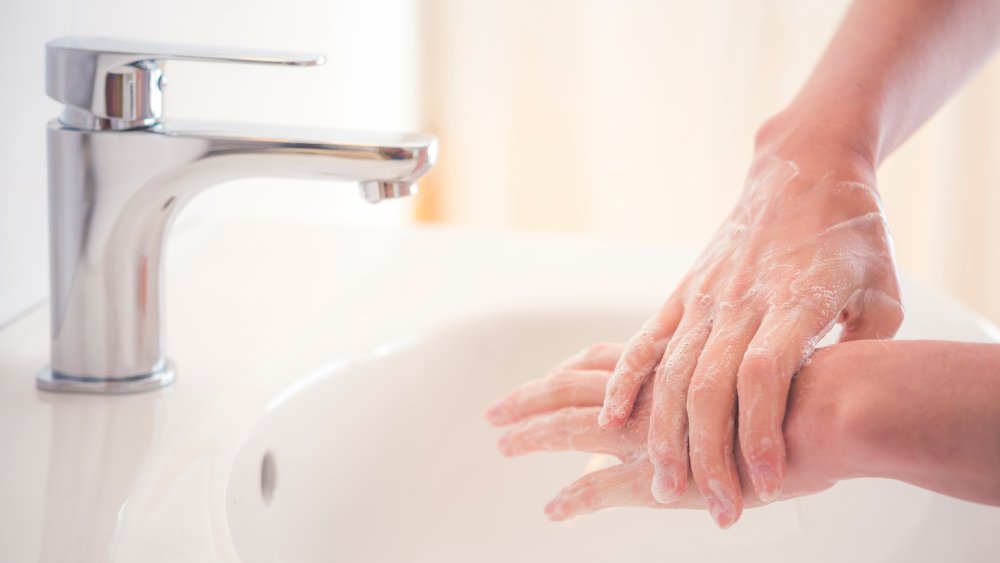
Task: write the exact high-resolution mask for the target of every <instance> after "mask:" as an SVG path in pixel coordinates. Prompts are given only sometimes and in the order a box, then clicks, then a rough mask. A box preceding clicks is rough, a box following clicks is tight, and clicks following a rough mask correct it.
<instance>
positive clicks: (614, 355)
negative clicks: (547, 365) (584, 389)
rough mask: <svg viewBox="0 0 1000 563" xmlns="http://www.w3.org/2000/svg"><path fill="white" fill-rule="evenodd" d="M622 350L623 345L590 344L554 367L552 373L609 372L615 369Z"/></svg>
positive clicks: (608, 343) (609, 343) (607, 343)
mask: <svg viewBox="0 0 1000 563" xmlns="http://www.w3.org/2000/svg"><path fill="white" fill-rule="evenodd" d="M624 348H625V345H624V344H621V343H617V342H615V343H612V342H599V343H597V344H592V345H590V346H588V347H586V348H584V349H583V350H581V351H580V352H578V353H577V354H576V355H574V356H573V357H571V358H569V359H568V360H566V361H565V362H563V363H561V364H559V365H558V366H556V368H555V369H554V370H553V373H555V372H559V371H565V370H600V371H608V372H610V371H611V370H613V369H615V364H617V363H618V358H620V357H621V355H622V350H623V349H624Z"/></svg>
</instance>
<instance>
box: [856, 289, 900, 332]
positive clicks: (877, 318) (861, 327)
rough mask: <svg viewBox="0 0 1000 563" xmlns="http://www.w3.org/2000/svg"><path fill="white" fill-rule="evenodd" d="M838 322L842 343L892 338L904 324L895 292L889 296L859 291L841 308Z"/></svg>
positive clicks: (872, 290)
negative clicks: (839, 321) (839, 323)
mask: <svg viewBox="0 0 1000 563" xmlns="http://www.w3.org/2000/svg"><path fill="white" fill-rule="evenodd" d="M841 322H842V323H843V325H844V330H843V332H841V333H840V341H841V342H849V341H851V340H869V339H878V338H892V337H893V336H895V334H896V331H897V330H899V326H900V325H901V324H903V304H902V303H901V302H900V298H899V290H898V288H895V287H894V288H893V289H892V290H890V292H889V293H886V292H883V291H879V290H876V289H867V290H861V291H858V292H857V293H855V294H854V296H853V297H852V298H851V299H850V300H849V301H848V303H847V306H846V307H844V311H843V313H842V314H841Z"/></svg>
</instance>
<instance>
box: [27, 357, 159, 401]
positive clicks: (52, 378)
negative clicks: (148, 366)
mask: <svg viewBox="0 0 1000 563" xmlns="http://www.w3.org/2000/svg"><path fill="white" fill-rule="evenodd" d="M176 374H177V372H176V371H175V370H174V364H173V362H171V361H169V360H168V361H167V362H165V363H164V365H163V367H162V368H160V369H159V370H157V371H154V372H153V373H149V374H146V375H138V376H135V377H118V378H115V377H72V376H67V375H62V374H58V373H55V372H53V371H52V369H51V368H49V367H46V368H45V369H43V370H42V371H40V372H38V376H37V377H36V378H35V384H36V385H37V386H38V388H39V389H41V390H43V391H55V392H59V393H99V394H125V393H141V392H143V391H153V390H155V389H160V388H163V387H166V386H167V385H170V384H171V383H172V382H173V381H174V377H175V376H176Z"/></svg>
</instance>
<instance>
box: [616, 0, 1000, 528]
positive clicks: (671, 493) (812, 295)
mask: <svg viewBox="0 0 1000 563" xmlns="http://www.w3.org/2000/svg"><path fill="white" fill-rule="evenodd" d="M998 43H1000V0H857V1H856V2H855V4H854V5H853V6H852V7H851V9H850V10H849V12H848V14H847V15H846V17H845V19H844V21H843V24H842V25H841V27H840V29H839V30H838V32H837V33H836V35H835V36H834V38H833V40H832V41H831V43H830V46H829V47H828V49H827V51H826V53H825V54H824V56H823V58H822V59H821V61H820V62H819V64H818V65H817V67H816V69H815V71H814V72H813V74H812V76H811V77H810V78H809V80H808V81H807V83H806V84H805V86H804V87H803V88H802V91H801V92H800V93H799V95H798V96H796V98H795V99H794V100H793V101H792V103H791V104H790V105H789V106H788V107H787V108H786V109H785V110H783V111H782V112H780V113H779V114H777V115H776V116H775V117H773V118H772V119H770V120H768V122H767V123H765V124H764V125H763V126H762V127H761V128H760V130H759V132H758V135H757V140H756V149H755V155H754V161H753V165H752V167H751V170H750V172H749V174H748V177H747V181H746V184H745V187H744V190H743V193H742V195H741V197H740V200H739V201H738V202H737V204H736V206H735V207H734V209H733V211H732V212H731V213H730V215H729V217H727V219H726V221H725V222H724V223H723V225H722V226H721V227H720V228H719V230H718V231H717V233H716V235H715V237H714V238H713V240H712V241H710V242H709V244H708V245H707V247H706V248H705V250H704V252H703V253H702V255H701V257H700V258H699V260H698V261H697V262H696V263H695V264H694V266H693V267H692V268H691V270H690V271H689V272H688V274H687V276H685V278H684V279H683V280H682V281H681V282H680V284H679V285H678V286H677V287H676V289H675V290H674V291H673V293H672V294H670V295H669V297H668V298H667V300H666V302H665V304H664V305H663V306H662V307H661V309H660V310H659V311H657V312H656V313H655V314H654V315H653V316H652V317H651V318H650V319H649V321H648V322H647V323H646V325H645V326H644V327H643V328H642V329H641V330H639V331H638V332H637V333H636V334H635V336H634V337H633V338H632V339H631V340H630V341H629V342H628V343H627V345H626V348H625V351H624V353H623V355H622V359H621V361H620V362H619V363H618V364H617V367H616V369H615V370H614V372H613V374H612V377H611V379H610V380H609V383H608V388H607V391H606V395H605V401H604V404H603V407H604V409H603V411H602V413H601V419H600V423H601V425H602V426H604V427H605V428H609V429H610V428H616V427H619V426H620V425H622V424H623V423H624V422H625V421H626V420H627V419H628V417H629V414H630V413H631V410H632V408H633V404H634V403H635V401H636V398H637V397H638V395H639V390H640V389H641V388H642V387H643V386H644V385H646V384H647V382H650V381H652V382H653V391H652V393H653V400H652V402H653V407H652V414H651V422H650V425H649V439H648V444H649V457H650V460H651V462H652V466H653V474H654V478H653V483H652V494H653V496H654V498H656V499H657V500H658V501H659V502H661V503H664V504H669V503H671V502H673V501H674V500H675V499H677V498H680V497H681V495H683V494H684V493H685V490H686V489H687V488H688V487H689V486H691V485H692V482H693V484H694V485H695V486H697V488H698V490H699V492H700V493H701V494H702V496H704V497H705V498H706V501H707V502H708V503H709V504H714V505H716V506H721V507H725V510H720V511H717V512H716V513H713V515H714V516H716V521H717V523H718V524H719V525H720V526H723V527H725V526H728V525H730V524H732V523H733V522H735V521H736V520H737V519H738V518H739V515H740V511H741V510H742V499H743V489H744V488H745V487H746V485H747V484H748V483H747V479H748V478H749V479H750V483H752V485H753V490H754V491H755V492H756V493H757V495H758V496H759V497H760V498H763V499H771V498H775V497H776V496H777V495H779V494H780V492H781V490H782V486H783V482H784V479H785V464H786V444H785V438H784V437H783V435H782V432H781V427H782V421H783V420H784V418H785V406H786V404H787V398H788V393H789V386H790V382H791V379H792V375H793V374H794V373H795V372H796V371H797V370H798V369H799V367H800V366H801V365H802V362H803V361H804V360H805V359H806V358H808V357H809V355H810V354H811V353H812V350H813V347H814V346H815V344H816V342H818V341H819V339H820V338H821V337H822V336H823V335H824V334H825V333H826V332H827V331H828V330H829V329H830V328H831V327H832V326H833V325H834V324H836V323H840V324H842V325H843V327H844V330H843V332H842V333H841V341H849V340H858V339H871V338H891V337H892V336H893V335H894V334H895V332H896V330H897V329H898V327H899V325H900V323H901V322H902V318H903V307H902V301H901V297H900V292H899V284H898V280H897V275H896V270H895V264H894V261H893V250H892V241H891V238H890V235H889V230H888V225H887V222H886V220H885V216H884V213H883V210H882V207H881V202H880V200H879V196H878V192H877V189H876V178H875V176H876V174H875V171H876V168H877V167H878V165H879V164H880V163H881V162H882V160H884V159H885V158H886V157H887V156H888V155H889V154H890V153H891V152H892V151H893V150H895V149H896V148H897V147H898V146H899V145H900V144H901V143H902V142H903V141H904V140H905V139H906V138H907V137H908V136H909V135H910V134H912V133H913V131H915V130H916V129H917V128H918V127H920V125H921V124H922V123H923V122H924V121H925V120H926V119H927V118H928V117H929V116H930V115H932V114H933V113H934V112H935V111H936V110H937V109H938V107H940V106H941V104H943V103H944V101H945V100H946V99H947V98H948V97H949V96H950V95H951V94H952V93H953V92H954V91H955V90H956V89H957V88H958V87H959V86H960V85H961V83H962V82H963V81H965V80H966V79H967V78H968V77H969V76H971V75H972V74H973V73H974V72H975V70H976V69H977V68H978V67H979V66H980V65H982V63H983V62H984V61H985V60H986V59H987V58H988V57H989V56H990V54H991V53H992V52H993V51H994V50H995V49H996V47H997V45H998ZM737 404H738V405H739V409H736V405H737ZM734 415H735V416H738V420H737V421H736V422H737V424H736V426H737V429H738V432H737V436H736V438H735V439H734V436H733V434H732V432H730V425H731V424H732V420H733V417H734ZM736 442H738V446H739V449H740V450H741V451H742V453H743V455H744V456H745V461H746V463H747V464H748V467H749V471H748V472H745V471H744V472H738V471H737V467H736V466H737V462H738V461H739V460H737V459H736V456H735V455H734V452H736V451H737V447H736V446H737V444H736ZM687 467H690V468H691V470H692V471H691V473H690V475H689V474H688V473H687V472H686V471H685V468H687ZM689 476H690V477H691V479H689V478H688V477H689Z"/></svg>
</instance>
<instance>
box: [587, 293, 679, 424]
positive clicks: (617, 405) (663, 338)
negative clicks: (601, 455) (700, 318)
mask: <svg viewBox="0 0 1000 563" xmlns="http://www.w3.org/2000/svg"><path fill="white" fill-rule="evenodd" d="M683 312H684V309H683V305H682V303H681V301H680V299H678V298H674V297H671V298H670V299H669V300H668V301H667V303H666V305H664V306H663V308H662V309H661V310H660V311H659V312H658V313H657V314H656V316H654V317H653V318H652V319H650V320H649V321H647V322H646V324H645V325H644V326H643V327H642V329H641V330H639V332H638V333H636V334H635V336H633V337H632V338H631V339H630V340H629V341H628V342H627V343H626V344H625V348H624V350H623V352H622V354H621V358H620V359H619V360H618V362H617V364H616V365H615V371H614V373H613V374H612V375H611V379H610V380H608V388H607V394H606V396H605V399H604V408H603V409H601V416H600V418H599V419H598V422H599V423H600V424H601V426H606V427H614V426H621V425H622V424H624V423H625V421H627V420H628V417H629V415H630V414H632V405H634V404H635V397H636V395H638V394H639V389H640V388H641V387H642V385H643V384H644V383H645V382H646V381H647V380H648V379H649V378H650V377H651V376H652V374H653V372H654V371H655V370H656V366H657V365H658V364H659V363H660V360H661V359H662V358H663V353H664V351H665V350H666V348H667V343H668V342H669V341H670V336H671V335H672V334H673V332H674V329H676V328H677V323H678V322H679V321H680V318H681V315H682V314H683Z"/></svg>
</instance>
